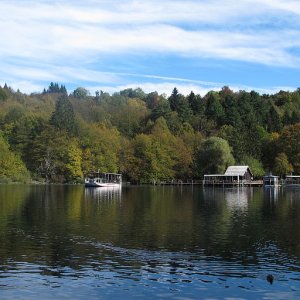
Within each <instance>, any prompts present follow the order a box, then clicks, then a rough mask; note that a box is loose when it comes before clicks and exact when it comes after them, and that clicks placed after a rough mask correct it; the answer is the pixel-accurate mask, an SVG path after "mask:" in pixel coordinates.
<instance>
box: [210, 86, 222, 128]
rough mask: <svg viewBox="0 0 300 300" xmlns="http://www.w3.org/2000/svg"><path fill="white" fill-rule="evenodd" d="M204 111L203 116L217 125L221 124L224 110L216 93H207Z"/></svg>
mask: <svg viewBox="0 0 300 300" xmlns="http://www.w3.org/2000/svg"><path fill="white" fill-rule="evenodd" d="M205 103H206V110H205V115H206V116H207V117H208V118H210V119H212V120H213V121H215V122H216V123H217V124H218V125H220V124H222V123H223V119H224V116H225V115H224V109H223V107H222V104H221V102H220V96H219V94H218V93H216V92H209V93H208V94H207V95H206V96H205Z"/></svg>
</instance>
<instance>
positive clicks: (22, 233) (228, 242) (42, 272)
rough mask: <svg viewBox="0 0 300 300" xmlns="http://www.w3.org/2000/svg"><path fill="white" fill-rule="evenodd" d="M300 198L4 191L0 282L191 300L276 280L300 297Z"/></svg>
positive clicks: (264, 193) (158, 191)
mask: <svg viewBox="0 0 300 300" xmlns="http://www.w3.org/2000/svg"><path fill="white" fill-rule="evenodd" d="M299 195H300V193H299V191H298V190H295V189H283V188H280V189H276V190H274V189H273V190H272V189H263V188H245V187H244V188H235V189H223V188H215V189H213V188H205V189H203V188H202V187H185V186H183V187H177V186H176V187H152V186H149V187H123V188H122V189H106V188H104V189H102V188H100V189H99V188H96V189H95V188H94V189H93V188H92V189H85V188H84V187H82V186H31V187H28V186H27V187H24V186H13V187H12V186H0V208H1V210H0V228H1V231H0V243H1V247H0V259H1V261H0V277H1V278H6V279H5V280H7V282H6V281H5V282H6V284H7V285H8V286H10V287H12V283H11V282H10V281H9V280H8V279H9V278H11V276H12V277H13V276H15V275H14V274H16V273H18V272H20V273H21V274H22V277H24V278H26V276H27V275H26V274H34V273H36V274H38V276H41V277H39V278H42V279H41V280H48V281H49V280H50V279H51V280H52V281H50V283H49V282H48V281H47V283H46V285H47V284H49V285H50V286H52V285H53V286H62V285H63V284H64V283H65V282H66V280H68V278H73V279H76V280H81V282H83V283H85V284H87V286H89V284H88V281H89V280H92V284H93V285H94V286H95V285H97V284H96V281H95V280H96V279H95V278H97V280H98V281H100V282H102V283H103V282H105V284H106V285H110V284H113V285H117V286H119V287H120V286H123V288H125V287H124V286H126V285H128V280H129V281H130V282H131V284H133V285H134V286H135V287H137V286H138V287H140V288H141V286H142V287H146V286H151V285H152V284H154V283H157V284H161V283H162V282H163V283H167V284H175V285H176V288H177V289H179V291H183V290H184V291H185V292H184V293H185V296H187V297H188V294H189V292H188V291H190V288H192V290H193V289H195V290H194V292H195V291H196V290H197V289H203V285H209V287H210V288H215V287H219V288H226V287H229V286H231V287H232V286H234V287H235V288H237V289H239V290H240V289H243V290H248V289H249V290H251V289H255V286H256V284H260V285H262V284H263V283H266V278H267V276H268V275H269V274H272V276H273V280H274V282H273V281H272V282H273V285H272V287H274V286H281V288H283V287H284V285H280V284H281V282H286V281H288V282H289V284H288V289H291V286H296V287H297V288H298V289H299V285H300V282H299V280H298V279H299V274H300V264H299V261H300V199H299V198H300V197H299ZM232 278H236V279H238V281H234V280H232ZM297 278H298V279H297ZM28 280H29V279H28ZM230 280H231V281H230ZM268 281H269V280H268ZM269 282H270V281H269ZM290 282H291V283H290ZM24 284H25V283H24ZM43 284H45V282H43ZM140 284H141V285H140ZM187 285H189V289H187V290H185V287H187ZM71 286H72V284H71ZM269 286H270V285H269ZM157 288H158V287H157ZM260 288H261V291H263V289H262V287H261V286H260ZM0 289H1V287H0ZM141 289H142V290H143V288H141ZM158 289H159V288H158ZM210 290H211V289H210ZM82 291H83V290H82ZM289 291H290V290H289ZM86 292H87V293H86V295H87V294H90V291H88V290H86ZM169 292H170V291H169ZM149 293H150V292H149ZM86 295H83V296H86ZM147 295H148V297H151V296H153V297H154V296H156V297H157V295H153V294H152V295H150V294H147ZM238 295H239V294H238ZM10 296H11V295H10ZM98 296H99V294H97V293H96V296H95V298H97V297H98ZM130 296H132V294H130ZM136 296H138V295H136ZM206 296H207V297H209V296H210V297H213V296H214V294H210V293H208V292H207V293H206ZM260 296H261V295H258V298H260ZM293 296H295V294H293ZM92 298H93V297H92Z"/></svg>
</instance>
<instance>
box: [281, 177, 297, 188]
mask: <svg viewBox="0 0 300 300" xmlns="http://www.w3.org/2000/svg"><path fill="white" fill-rule="evenodd" d="M284 185H285V186H292V187H293V186H294V187H300V176H299V175H287V176H286V177H285V181H284Z"/></svg>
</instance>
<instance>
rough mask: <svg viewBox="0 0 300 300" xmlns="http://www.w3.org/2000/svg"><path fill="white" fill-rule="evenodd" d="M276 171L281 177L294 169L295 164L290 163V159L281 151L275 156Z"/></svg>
mask: <svg viewBox="0 0 300 300" xmlns="http://www.w3.org/2000/svg"><path fill="white" fill-rule="evenodd" d="M273 171H274V173H275V174H276V175H279V176H281V177H283V176H285V175H287V174H289V173H291V172H293V171H294V169H293V166H292V165H291V164H290V163H289V160H288V158H287V156H286V154H285V153H282V152H281V153H279V154H278V155H277V157H276V158H275V164H274V169H273Z"/></svg>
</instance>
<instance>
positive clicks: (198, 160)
mask: <svg viewBox="0 0 300 300" xmlns="http://www.w3.org/2000/svg"><path fill="white" fill-rule="evenodd" d="M232 164H234V157H233V155H232V153H231V149H230V147H229V144H228V142H227V141H226V140H224V139H222V138H219V137H210V138H208V139H206V140H205V141H204V142H203V143H202V145H201V148H200V149H199V151H198V152H197V153H196V155H195V174H197V175H198V176H203V175H204V174H223V173H224V172H225V170H226V168H227V167H228V166H229V165H232Z"/></svg>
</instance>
